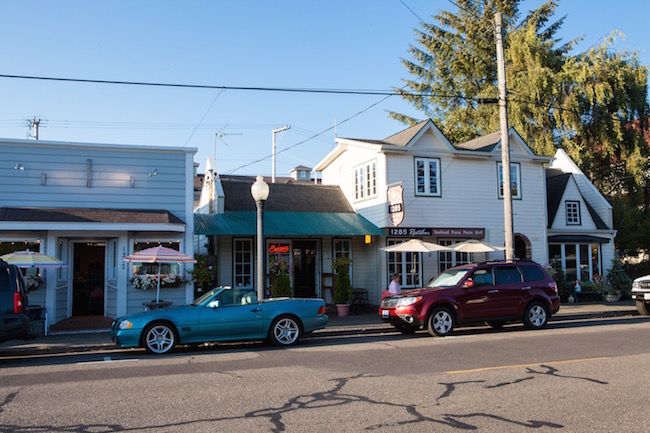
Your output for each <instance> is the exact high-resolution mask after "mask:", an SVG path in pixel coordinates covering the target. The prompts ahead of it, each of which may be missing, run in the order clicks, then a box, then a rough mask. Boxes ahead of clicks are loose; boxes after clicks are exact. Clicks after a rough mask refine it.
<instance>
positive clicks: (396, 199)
mask: <svg viewBox="0 0 650 433" xmlns="http://www.w3.org/2000/svg"><path fill="white" fill-rule="evenodd" d="M387 193H388V219H389V220H390V222H391V223H392V224H393V225H394V226H395V227H397V226H398V225H400V224H402V221H404V188H403V187H402V183H401V182H400V183H398V184H395V185H389V186H388V191H387Z"/></svg>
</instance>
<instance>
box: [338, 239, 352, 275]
mask: <svg viewBox="0 0 650 433" xmlns="http://www.w3.org/2000/svg"><path fill="white" fill-rule="evenodd" d="M339 257H348V258H350V259H351V258H352V241H351V240H350V239H334V259H335V260H336V259H338V258H339ZM348 275H349V276H350V281H352V265H350V269H348Z"/></svg>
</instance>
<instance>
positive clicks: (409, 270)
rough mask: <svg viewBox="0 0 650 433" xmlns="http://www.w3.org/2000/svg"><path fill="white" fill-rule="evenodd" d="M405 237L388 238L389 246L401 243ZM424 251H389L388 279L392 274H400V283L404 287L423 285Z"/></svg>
mask: <svg viewBox="0 0 650 433" xmlns="http://www.w3.org/2000/svg"><path fill="white" fill-rule="evenodd" d="M402 242H404V240H403V239H388V242H387V244H388V246H390V245H395V244H400V243H402ZM421 263H422V253H414V252H403V253H388V281H390V275H392V274H398V275H399V276H400V281H399V284H400V286H402V288H413V287H421V286H422V283H421V280H422V278H421V273H422V265H421Z"/></svg>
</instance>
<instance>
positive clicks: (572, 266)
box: [564, 244, 578, 281]
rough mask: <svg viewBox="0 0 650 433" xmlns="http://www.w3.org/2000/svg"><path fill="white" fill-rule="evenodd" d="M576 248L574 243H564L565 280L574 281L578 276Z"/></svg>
mask: <svg viewBox="0 0 650 433" xmlns="http://www.w3.org/2000/svg"><path fill="white" fill-rule="evenodd" d="M577 254H578V249H577V248H576V245H575V244H565V245H564V262H565V270H564V273H565V274H566V279H567V281H575V280H576V279H577V278H578V260H577V259H578V256H577Z"/></svg>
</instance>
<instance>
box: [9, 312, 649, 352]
mask: <svg viewBox="0 0 650 433" xmlns="http://www.w3.org/2000/svg"><path fill="white" fill-rule="evenodd" d="M634 315H638V312H637V310H636V306H635V303H634V301H621V302H613V303H604V302H598V303H584V304H563V305H562V307H561V308H560V311H559V312H558V313H557V314H556V315H554V316H553V318H552V319H551V321H558V320H579V319H589V318H599V317H621V316H634ZM392 329H393V327H392V326H390V325H388V324H386V323H383V322H382V321H381V319H380V318H379V314H378V313H377V312H376V311H371V312H368V313H359V314H352V315H350V316H348V317H337V316H330V320H329V322H328V324H327V327H326V328H325V329H321V330H319V331H315V332H314V335H323V336H330V335H337V334H339V335H346V334H347V335H354V334H366V333H378V332H390V331H392ZM114 348H115V346H114V345H113V343H112V342H111V339H110V337H109V330H108V329H103V330H90V331H71V332H56V333H50V334H49V335H47V336H44V337H38V338H35V339H33V340H12V341H5V342H4V343H0V358H2V357H9V356H20V355H35V354H57V353H70V352H85V351H91V350H110V349H114Z"/></svg>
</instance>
